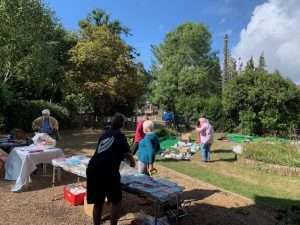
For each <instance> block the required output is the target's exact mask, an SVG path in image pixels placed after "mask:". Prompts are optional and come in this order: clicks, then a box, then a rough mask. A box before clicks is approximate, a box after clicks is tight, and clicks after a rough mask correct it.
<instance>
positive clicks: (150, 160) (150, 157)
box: [138, 120, 160, 175]
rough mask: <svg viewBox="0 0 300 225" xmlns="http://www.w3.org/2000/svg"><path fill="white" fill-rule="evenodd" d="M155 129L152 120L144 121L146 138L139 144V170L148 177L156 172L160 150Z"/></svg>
mask: <svg viewBox="0 0 300 225" xmlns="http://www.w3.org/2000/svg"><path fill="white" fill-rule="evenodd" d="M153 129H154V124H153V122H152V121H151V120H146V121H144V123H143V130H144V133H145V137H144V138H143V139H142V140H141V141H140V143H139V148H138V170H139V172H140V173H143V174H146V175H149V174H150V173H154V172H155V171H156V169H155V168H154V161H155V154H156V153H157V152H158V151H159V150H160V145H159V138H158V136H157V135H156V134H155V133H154V132H153ZM149 172H150V173H149Z"/></svg>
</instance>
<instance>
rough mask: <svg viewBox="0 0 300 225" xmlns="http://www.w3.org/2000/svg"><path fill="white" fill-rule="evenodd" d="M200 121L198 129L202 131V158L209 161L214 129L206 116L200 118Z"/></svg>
mask: <svg viewBox="0 0 300 225" xmlns="http://www.w3.org/2000/svg"><path fill="white" fill-rule="evenodd" d="M199 123H200V126H199V127H197V128H196V130H197V131H198V132H199V133H200V147H201V158H202V161H204V162H209V160H210V148H211V145H212V143H213V135H214V130H213V127H212V126H211V125H210V123H209V121H208V120H207V119H206V118H204V117H201V118H200V119H199Z"/></svg>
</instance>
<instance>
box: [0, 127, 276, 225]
mask: <svg viewBox="0 0 300 225" xmlns="http://www.w3.org/2000/svg"><path fill="white" fill-rule="evenodd" d="M63 135H64V136H63V140H64V143H63V145H62V146H63V147H64V149H66V152H67V154H75V153H78V152H80V153H87V154H90V153H91V151H90V150H91V149H93V148H94V145H95V143H96V141H97V138H98V132H92V131H88V132H78V131H77V132H76V133H74V132H69V133H65V134H63ZM74 137H76V138H74ZM77 137H80V139H79V138H77ZM81 143H82V144H81ZM74 146H75V147H74ZM158 170H159V176H161V177H166V178H169V179H171V180H173V181H175V182H177V183H178V184H179V185H181V186H183V187H185V192H184V194H183V199H184V200H185V201H186V202H188V203H189V204H188V206H187V207H186V209H187V211H188V212H189V216H187V217H185V218H183V219H182V220H181V221H180V222H179V224H182V225H198V224H199V225H200V224H201V225H252V224H253V225H275V224H276V220H275V219H274V218H275V212H273V211H270V210H267V209H262V208H258V207H256V206H255V205H254V203H253V202H252V201H251V200H249V199H246V198H244V197H242V196H239V195H237V194H234V193H229V192H226V191H223V190H220V189H218V188H216V187H214V186H212V185H210V184H207V183H205V182H201V181H198V180H195V179H193V178H190V177H187V176H185V175H182V174H179V173H177V172H175V171H173V170H170V169H167V168H164V167H161V166H158ZM40 171H41V170H39V171H38V174H36V175H33V176H32V181H33V182H32V183H31V184H30V185H29V186H28V187H27V189H26V190H25V191H22V192H20V193H12V192H10V191H9V190H10V188H11V187H12V185H13V182H7V181H3V180H0V212H1V214H0V215H1V216H0V225H15V224H18V225H46V224H47V225H48V224H49V225H50V224H55V225H63V224H70V225H71V224H72V225H84V224H92V220H91V218H90V217H88V216H86V215H85V213H84V210H83V206H71V205H70V204H69V203H68V202H66V201H65V200H64V199H63V187H64V185H65V184H69V183H73V182H76V177H75V176H72V175H71V174H69V173H63V174H62V182H61V183H59V184H58V186H56V187H55V188H54V189H53V188H52V187H51V175H50V170H49V171H48V174H49V175H47V176H42V175H41V174H40ZM123 196H124V198H123V211H122V217H121V221H120V222H119V224H121V225H125V224H130V219H131V218H132V217H133V216H134V214H133V213H136V212H140V211H141V210H142V211H144V212H145V213H149V214H151V213H152V207H151V203H150V202H148V201H145V199H141V198H139V197H137V196H134V195H131V194H128V193H124V195H123ZM53 199H55V200H54V201H53ZM104 224H107V225H108V224H109V222H108V220H107V219H106V221H105V222H104Z"/></svg>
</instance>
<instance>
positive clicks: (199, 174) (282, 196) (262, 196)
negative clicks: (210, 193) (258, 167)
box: [160, 162, 300, 208]
mask: <svg viewBox="0 0 300 225" xmlns="http://www.w3.org/2000/svg"><path fill="white" fill-rule="evenodd" d="M160 164H161V165H163V166H166V167H168V168H170V169H173V170H175V171H178V172H180V173H183V174H186V175H188V176H190V177H193V178H196V179H199V180H203V181H205V182H208V183H211V184H213V185H215V186H218V187H220V188H222V189H225V190H228V191H231V192H234V193H238V194H240V195H242V196H245V197H248V198H250V199H253V200H254V201H255V202H256V203H257V204H258V205H263V206H265V205H267V206H270V207H273V208H287V207H290V206H292V205H295V204H300V201H299V199H300V196H299V195H298V193H297V194H294V193H291V192H290V191H286V190H284V188H280V189H278V186H274V187H272V184H271V183H270V184H269V185H266V183H260V182H251V181H250V182H249V181H247V180H244V179H241V178H239V177H234V176H230V175H224V174H222V173H221V172H217V171H214V169H211V168H206V167H202V166H201V165H200V164H199V165H197V164H195V163H191V162H160ZM223 169H224V168H223ZM233 170H238V168H233ZM245 172H246V173H247V171H242V174H243V173H245ZM251 172H252V173H254V174H255V172H256V173H257V174H259V173H260V176H262V173H261V172H260V171H253V170H252V171H251ZM263 176H264V177H263V178H262V177H260V178H261V179H264V178H265V179H266V178H267V177H268V176H271V177H268V178H269V180H270V179H271V180H272V179H274V177H275V175H268V174H263ZM253 179H254V181H255V179H256V177H255V176H253ZM299 184H300V182H296V184H295V189H298V188H299V186H298V185H299Z"/></svg>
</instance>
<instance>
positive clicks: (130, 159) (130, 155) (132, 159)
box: [125, 152, 135, 167]
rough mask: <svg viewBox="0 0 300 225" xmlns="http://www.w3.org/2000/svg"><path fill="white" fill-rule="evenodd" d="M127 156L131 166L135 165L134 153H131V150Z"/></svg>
mask: <svg viewBox="0 0 300 225" xmlns="http://www.w3.org/2000/svg"><path fill="white" fill-rule="evenodd" d="M125 158H126V159H127V160H128V161H129V163H130V166H131V167H135V160H134V158H133V155H132V154H131V153H129V152H128V153H126V154H125Z"/></svg>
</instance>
